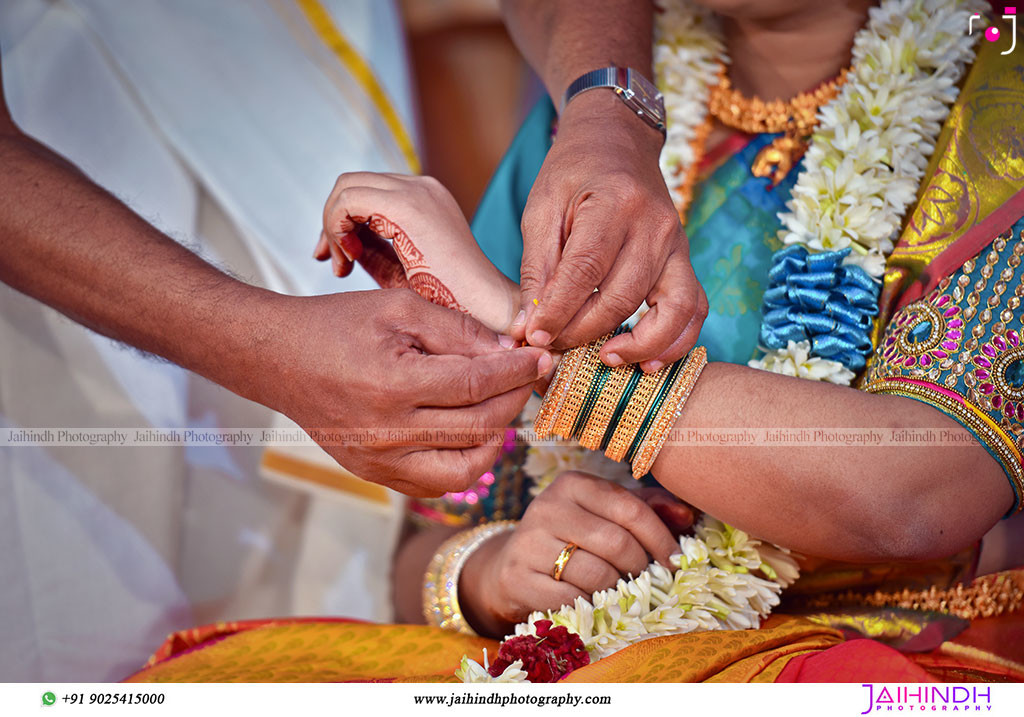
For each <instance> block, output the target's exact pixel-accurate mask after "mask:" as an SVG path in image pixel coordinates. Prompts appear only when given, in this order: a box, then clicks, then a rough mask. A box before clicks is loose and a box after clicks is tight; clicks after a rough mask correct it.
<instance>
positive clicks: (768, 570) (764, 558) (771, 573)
mask: <svg viewBox="0 0 1024 717" xmlns="http://www.w3.org/2000/svg"><path fill="white" fill-rule="evenodd" d="M757 552H759V553H760V554H761V572H763V573H764V574H765V575H767V576H768V579H769V580H773V581H774V582H777V583H778V584H779V587H782V588H788V587H789V586H790V585H792V584H793V583H795V582H796V579H797V578H798V577H800V565H799V564H798V563H797V561H796V560H795V559H794V558H793V555H792V554H791V553H790V552H789V551H788V550H787V549H786V548H780V547H779V546H777V545H769V544H766V543H761V545H759V546H757Z"/></svg>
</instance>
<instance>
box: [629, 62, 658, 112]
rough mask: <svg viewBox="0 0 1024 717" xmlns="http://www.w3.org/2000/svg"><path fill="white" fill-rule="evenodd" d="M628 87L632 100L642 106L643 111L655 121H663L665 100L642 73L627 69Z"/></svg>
mask: <svg viewBox="0 0 1024 717" xmlns="http://www.w3.org/2000/svg"><path fill="white" fill-rule="evenodd" d="M629 89H630V90H631V91H632V94H633V97H632V99H633V101H634V102H636V103H637V104H639V105H640V107H642V108H643V110H644V112H645V113H646V114H647V115H648V116H649V117H650V118H651V119H653V120H654V121H655V122H657V123H659V124H664V122H665V102H664V100H663V99H662V96H661V93H660V92H658V88H657V87H655V86H654V85H652V84H651V83H650V82H648V81H647V78H645V77H644V76H643V75H641V74H639V73H637V72H633V71H632V70H630V71H629Z"/></svg>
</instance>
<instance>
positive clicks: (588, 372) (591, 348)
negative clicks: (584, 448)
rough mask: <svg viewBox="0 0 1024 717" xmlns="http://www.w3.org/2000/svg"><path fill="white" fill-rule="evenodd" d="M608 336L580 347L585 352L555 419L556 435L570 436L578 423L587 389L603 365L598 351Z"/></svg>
mask: <svg viewBox="0 0 1024 717" xmlns="http://www.w3.org/2000/svg"><path fill="white" fill-rule="evenodd" d="M606 338H607V336H606V337H603V338H601V339H598V340H597V341H595V342H593V343H589V344H587V345H586V346H581V347H580V348H581V349H583V354H582V358H581V359H580V364H579V368H578V369H577V371H576V377H575V378H574V379H573V382H572V385H570V386H569V389H568V391H567V393H566V397H565V401H564V403H563V404H562V408H561V410H560V411H559V413H558V419H557V420H556V421H555V426H554V433H555V435H556V436H561V437H562V438H569V437H570V435H571V434H572V427H573V424H575V423H576V417H577V416H578V415H579V413H580V409H581V408H583V402H584V400H585V399H586V397H587V389H589V388H590V384H591V382H592V381H593V380H594V375H595V374H596V373H597V369H598V368H599V367H600V366H601V359H599V358H598V351H599V350H600V348H601V345H602V344H603V343H604V340H605V339H606ZM573 350H574V351H575V350H576V349H573Z"/></svg>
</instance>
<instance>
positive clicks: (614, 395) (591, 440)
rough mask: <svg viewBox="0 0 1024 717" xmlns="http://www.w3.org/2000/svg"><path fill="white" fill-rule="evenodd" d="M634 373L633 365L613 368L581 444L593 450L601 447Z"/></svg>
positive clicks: (598, 398) (588, 422)
mask: <svg viewBox="0 0 1024 717" xmlns="http://www.w3.org/2000/svg"><path fill="white" fill-rule="evenodd" d="M632 373H633V367H632V366H631V365H626V366H617V367H616V368H613V369H612V372H611V375H610V376H608V381H607V382H606V383H605V385H604V390H602V391H601V395H600V396H598V397H597V403H595V404H594V410H593V411H591V412H590V420H589V421H587V425H586V428H584V429H583V435H581V436H580V445H581V446H583V447H584V448H588V449H590V450H592V451H597V450H600V449H601V439H602V438H604V433H605V431H606V430H608V424H609V423H611V420H612V416H613V415H614V413H615V407H616V406H618V405H619V399H620V398H622V392H623V391H625V390H626V384H627V383H628V382H629V377H630V375H632Z"/></svg>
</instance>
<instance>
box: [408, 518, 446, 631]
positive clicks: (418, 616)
mask: <svg viewBox="0 0 1024 717" xmlns="http://www.w3.org/2000/svg"><path fill="white" fill-rule="evenodd" d="M457 532H459V529H458V528H447V527H441V526H438V527H434V528H427V529H424V530H412V529H410V530H409V531H408V532H407V533H406V534H405V536H404V537H403V539H402V541H401V543H400V544H399V546H398V550H397V551H395V561H394V565H393V567H392V571H393V572H392V574H391V591H392V594H393V597H392V602H393V603H394V607H395V621H396V622H400V623H408V624H411V625H418V624H420V623H422V622H423V592H422V591H423V576H424V574H425V573H426V572H427V565H428V564H429V563H430V559H431V558H432V557H434V553H436V552H437V550H438V548H440V547H441V543H443V542H444V541H446V540H447V539H448V538H450V537H452V536H453V535H455V534H456V533H457Z"/></svg>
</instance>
